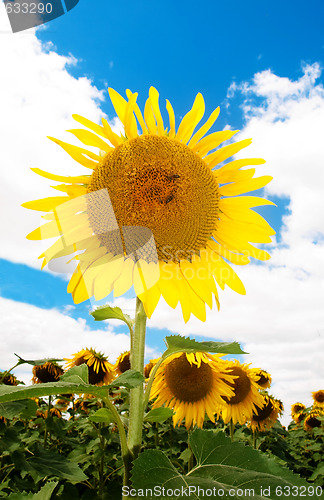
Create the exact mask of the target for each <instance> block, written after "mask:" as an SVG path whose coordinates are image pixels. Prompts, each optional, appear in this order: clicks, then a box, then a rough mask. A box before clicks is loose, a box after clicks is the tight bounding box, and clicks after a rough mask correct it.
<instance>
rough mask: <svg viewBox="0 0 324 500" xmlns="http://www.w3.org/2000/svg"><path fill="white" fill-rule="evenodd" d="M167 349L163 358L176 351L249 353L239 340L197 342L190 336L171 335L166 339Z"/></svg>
mask: <svg viewBox="0 0 324 500" xmlns="http://www.w3.org/2000/svg"><path fill="white" fill-rule="evenodd" d="M165 341H166V344H167V347H168V348H167V350H166V351H165V353H164V354H163V356H162V358H166V357H168V356H170V354H174V353H176V352H211V353H220V354H247V353H246V352H244V351H242V349H241V347H240V344H238V342H197V341H196V340H194V339H190V338H189V337H182V336H181V335H170V336H169V337H166V339H165Z"/></svg>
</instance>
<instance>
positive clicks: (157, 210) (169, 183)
mask: <svg viewBox="0 0 324 500" xmlns="http://www.w3.org/2000/svg"><path fill="white" fill-rule="evenodd" d="M126 94H127V98H128V100H127V101H126V100H125V99H124V98H123V97H122V96H121V95H119V94H118V93H117V92H116V91H115V90H113V89H110V90H109V95H110V98H111V101H112V104H113V105H114V108H115V110H116V113H117V115H118V117H119V119H120V120H121V122H122V124H123V127H124V135H117V134H116V133H114V132H113V131H112V129H111V127H110V126H109V124H108V122H107V120H105V119H102V125H97V124H95V123H93V122H91V121H90V120H88V119H86V118H83V117H82V116H79V115H73V118H74V119H75V120H76V121H77V122H78V123H80V124H81V125H83V126H84V127H86V128H77V129H72V130H70V131H69V132H71V133H72V134H73V135H74V136H75V137H77V139H78V140H80V141H81V142H82V143H83V144H84V145H86V146H90V147H92V149H93V147H94V148H99V150H100V151H99V154H95V153H94V152H93V151H92V149H91V150H90V149H85V148H80V147H77V146H74V145H71V144H69V143H66V142H63V141H61V140H58V139H53V138H51V137H50V139H51V140H53V141H54V142H55V143H56V144H58V145H59V146H61V147H62V148H63V149H64V150H65V151H66V152H67V153H68V154H69V155H70V156H71V157H72V158H73V159H74V160H76V161H77V162H78V163H80V164H81V165H82V166H83V167H86V168H88V169H90V171H91V173H90V175H79V176H75V177H67V176H62V175H56V174H52V173H47V172H45V171H43V170H41V169H39V168H34V169H32V170H33V171H34V172H35V173H37V174H39V175H41V176H43V177H46V178H48V179H51V180H53V181H58V182H62V183H63V184H59V185H57V186H53V187H54V189H57V190H58V191H61V192H63V193H64V195H63V196H54V197H49V198H44V199H40V200H35V201H31V202H27V203H24V204H23V206H24V207H26V208H29V209H33V210H39V211H42V212H48V213H47V214H46V215H44V216H43V217H44V218H45V219H46V220H48V221H49V222H47V223H46V224H44V225H43V226H41V227H39V228H37V229H36V230H34V231H32V232H31V233H30V234H29V235H28V236H27V238H28V239H30V240H37V239H46V238H51V237H58V240H57V241H56V242H55V243H54V244H53V245H52V246H51V247H49V248H48V249H47V250H46V251H45V252H44V253H42V254H41V255H40V258H43V266H45V265H46V264H48V263H49V262H50V261H51V260H52V259H55V258H57V257H62V256H67V255H71V256H72V258H73V259H75V260H76V263H77V264H76V269H75V271H74V274H73V275H72V278H71V280H70V283H69V286H68V292H71V293H72V297H73V300H74V302H75V303H80V302H82V301H84V300H87V299H88V298H90V297H92V296H94V297H95V300H101V299H103V298H105V297H106V296H107V295H108V294H109V293H111V292H112V291H114V296H120V295H122V294H124V293H125V292H126V291H127V290H128V289H129V288H130V287H131V286H132V285H133V286H134V289H135V293H136V295H137V296H138V297H139V298H140V300H141V301H142V302H143V305H144V308H145V311H146V314H147V315H148V317H151V315H152V313H153V311H154V309H155V308H156V306H157V304H158V302H159V300H160V297H161V296H162V297H163V298H164V299H165V300H166V302H167V303H168V304H169V305H170V306H171V307H173V308H175V307H176V306H177V304H178V303H179V302H180V304H181V308H182V313H183V317H184V320H185V321H188V319H189V317H190V315H191V313H192V314H194V315H195V316H196V317H197V318H199V319H201V320H203V321H205V319H206V307H205V304H207V305H208V306H209V307H210V308H211V307H212V305H213V297H215V300H216V304H217V307H218V308H219V299H218V291H217V287H216V283H217V285H218V286H219V287H220V288H221V289H224V288H225V285H227V286H229V287H230V288H232V289H233V290H234V291H236V292H237V293H240V294H245V289H244V286H243V284H242V282H241V280H240V279H239V277H238V276H237V275H236V273H235V272H234V271H233V269H232V267H231V266H230V265H229V263H230V264H239V265H245V264H248V263H249V262H250V258H251V257H253V258H256V259H259V260H267V259H268V258H269V257H270V256H269V254H268V253H267V252H266V251H264V250H261V249H259V248H256V247H254V246H253V244H251V243H270V242H271V238H270V236H271V235H273V234H275V232H274V231H273V229H272V228H271V227H270V226H269V224H268V223H267V222H266V221H265V220H264V219H263V218H262V217H261V216H260V215H259V214H258V213H256V212H255V211H254V210H251V209H252V208H253V207H257V206H262V205H273V203H272V202H271V201H268V200H265V199H263V198H258V197H254V196H241V195H242V194H243V193H248V192H251V191H255V190H258V189H259V188H262V187H263V186H265V185H266V184H267V183H268V182H270V180H271V179H272V178H271V177H270V176H267V175H264V176H261V177H257V178H255V177H254V174H255V168H248V169H244V167H246V166H248V165H260V164H262V163H264V160H262V159H260V158H252V159H251V158H248V159H241V160H234V161H230V162H228V163H227V164H225V165H222V164H223V162H224V161H225V160H228V159H230V158H231V157H232V156H233V155H235V154H236V153H238V152H239V151H240V150H241V149H243V148H245V147H246V146H248V145H249V144H250V143H251V139H245V140H241V141H239V142H236V143H232V144H229V145H227V146H224V147H220V148H219V146H220V144H222V143H223V142H224V141H227V140H229V139H231V138H232V137H233V135H234V134H235V133H236V132H237V131H232V130H223V131H219V132H213V133H211V134H209V135H206V134H207V132H208V131H209V130H210V128H211V127H212V125H213V124H214V122H215V120H216V119H217V116H218V114H219V108H217V109H216V110H215V111H213V112H212V114H211V115H210V117H209V118H208V119H207V121H206V122H205V123H204V124H203V125H202V126H201V127H200V128H199V129H198V130H197V131H195V129H196V127H197V125H198V123H199V122H200V120H201V119H202V117H203V115H204V111H205V104H204V99H203V97H202V95H201V94H200V93H199V94H197V96H196V99H195V101H194V104H193V106H192V109H191V110H190V111H189V112H188V113H187V114H186V115H185V116H184V118H183V119H182V121H181V123H180V125H179V127H178V129H177V130H176V126H175V115H174V111H173V108H172V106H171V104H170V102H169V101H167V104H166V109H167V112H168V115H169V127H168V128H165V125H164V122H163V119H162V115H161V112H160V108H159V94H158V92H157V90H156V89H155V88H153V87H151V88H150V91H149V98H148V99H147V101H146V104H145V108H144V118H143V116H142V113H141V111H140V109H139V107H138V105H137V104H136V99H137V95H138V94H137V93H132V92H131V91H129V90H127V91H126ZM138 124H139V126H140V127H141V130H142V134H141V135H139V133H138V129H137V125H138ZM221 165H222V166H221Z"/></svg>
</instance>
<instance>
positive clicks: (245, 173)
mask: <svg viewBox="0 0 324 500" xmlns="http://www.w3.org/2000/svg"><path fill="white" fill-rule="evenodd" d="M220 170H221V169H220ZM217 172H218V171H217V170H216V172H215V171H214V172H213V174H214V176H215V178H216V180H217V182H218V184H227V183H228V182H239V181H247V180H249V179H252V177H253V176H254V174H255V168H247V169H246V170H227V171H225V172H222V173H220V174H218V175H217Z"/></svg>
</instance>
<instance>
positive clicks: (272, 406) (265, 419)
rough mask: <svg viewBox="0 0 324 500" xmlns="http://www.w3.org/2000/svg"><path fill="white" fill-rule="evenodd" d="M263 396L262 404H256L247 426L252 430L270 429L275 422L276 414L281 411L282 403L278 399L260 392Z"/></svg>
mask: <svg viewBox="0 0 324 500" xmlns="http://www.w3.org/2000/svg"><path fill="white" fill-rule="evenodd" d="M262 395H263V397H264V401H263V406H262V407H259V406H256V410H255V411H254V412H253V414H252V418H251V420H250V421H249V426H250V427H251V429H252V430H253V431H256V430H258V431H265V430H268V429H271V427H273V426H274V424H275V423H276V421H277V419H278V416H279V415H280V414H281V413H282V412H283V404H282V402H281V401H279V400H278V399H275V398H273V397H272V396H269V395H268V394H262Z"/></svg>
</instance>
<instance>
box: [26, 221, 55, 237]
mask: <svg viewBox="0 0 324 500" xmlns="http://www.w3.org/2000/svg"><path fill="white" fill-rule="evenodd" d="M55 236H60V231H59V228H58V226H57V223H56V221H51V222H47V224H44V225H43V226H40V227H38V228H37V229H34V231H32V232H31V233H29V234H27V236H26V238H27V240H45V239H47V238H54V237H55Z"/></svg>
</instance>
